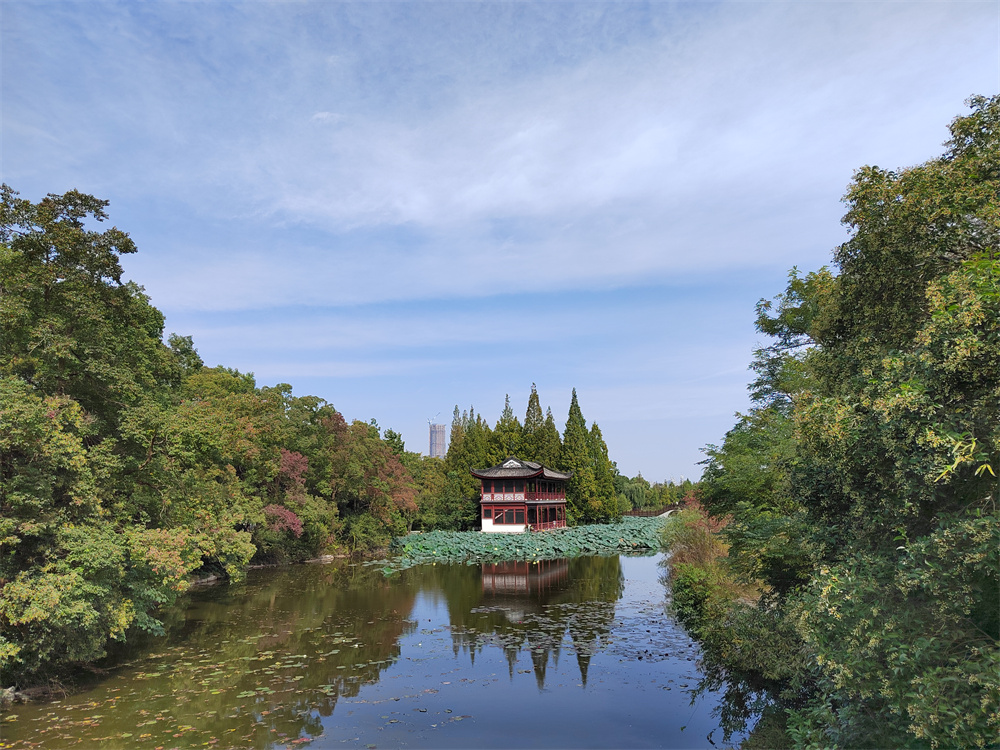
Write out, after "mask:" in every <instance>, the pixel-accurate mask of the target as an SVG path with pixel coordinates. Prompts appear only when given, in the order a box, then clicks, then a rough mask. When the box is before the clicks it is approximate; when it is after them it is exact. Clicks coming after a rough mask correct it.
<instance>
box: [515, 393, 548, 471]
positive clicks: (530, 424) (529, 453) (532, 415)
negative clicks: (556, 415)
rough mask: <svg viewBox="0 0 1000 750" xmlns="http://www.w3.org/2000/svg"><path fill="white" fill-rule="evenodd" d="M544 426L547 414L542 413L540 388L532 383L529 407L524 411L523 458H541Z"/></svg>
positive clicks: (522, 432) (522, 431) (530, 459)
mask: <svg viewBox="0 0 1000 750" xmlns="http://www.w3.org/2000/svg"><path fill="white" fill-rule="evenodd" d="M543 427H545V415H544V414H542V404H541V402H540V401H539V400H538V389H537V388H536V387H535V384H534V383H532V384H531V395H530V396H529V397H528V409H527V411H525V413H524V427H523V428H522V430H521V452H522V457H523V458H526V459H528V460H529V461H539V460H540V459H539V458H538V438H539V436H540V433H541V431H542V428H543ZM542 463H545V462H544V461H543V462H542Z"/></svg>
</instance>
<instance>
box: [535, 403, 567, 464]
mask: <svg viewBox="0 0 1000 750" xmlns="http://www.w3.org/2000/svg"><path fill="white" fill-rule="evenodd" d="M532 460H534V461H538V462H539V463H543V464H545V465H546V466H548V467H549V468H550V469H559V468H562V438H561V437H559V428H558V427H556V420H555V417H553V416H552V409H547V410H546V412H545V423H544V424H543V425H542V429H540V430H539V431H538V432H536V433H535V454H534V458H533V459H532Z"/></svg>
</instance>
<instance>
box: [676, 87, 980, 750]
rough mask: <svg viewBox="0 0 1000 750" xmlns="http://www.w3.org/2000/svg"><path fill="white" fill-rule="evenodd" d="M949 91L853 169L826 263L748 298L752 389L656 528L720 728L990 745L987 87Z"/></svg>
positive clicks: (835, 738) (825, 743)
mask: <svg viewBox="0 0 1000 750" xmlns="http://www.w3.org/2000/svg"><path fill="white" fill-rule="evenodd" d="M968 103H969V104H970V105H971V109H972V112H971V114H969V115H967V116H963V117H958V118H956V119H955V120H954V121H953V122H952V123H951V126H950V130H951V138H950V139H949V140H948V141H947V142H946V144H945V146H946V148H947V150H946V152H945V153H944V155H942V156H941V157H940V158H937V159H932V160H931V161H928V162H926V163H924V164H921V165H918V166H915V167H911V168H908V169H903V170H900V171H898V172H893V171H886V170H882V169H879V168H877V167H864V168H862V169H860V170H858V171H857V172H856V173H855V177H854V180H853V182H852V184H851V185H850V187H849V189H848V193H847V195H846V197H845V203H846V205H847V208H848V211H847V215H846V216H845V218H844V222H845V224H847V226H848V227H849V228H850V229H851V238H850V239H849V240H848V241H847V242H846V243H845V244H843V245H842V246H840V247H839V248H837V249H836V251H835V254H834V260H835V263H836V265H837V268H838V271H839V273H837V274H834V273H833V272H832V271H831V270H829V269H827V268H823V269H820V270H819V271H816V272H812V273H808V274H806V275H804V276H803V275H802V274H800V273H799V271H798V270H797V269H792V271H791V273H790V274H789V280H788V286H787V289H786V290H785V292H784V293H783V294H781V295H779V296H778V297H777V298H775V299H774V300H761V301H760V302H759V303H758V305H757V315H758V316H757V330H758V331H760V332H761V333H762V334H764V335H767V336H768V337H770V343H769V344H767V345H762V346H761V347H760V348H759V349H758V350H757V351H756V352H755V357H754V360H753V363H752V365H751V367H752V369H753V371H754V372H755V373H756V375H757V379H756V380H755V381H754V382H753V383H752V384H751V386H750V391H751V397H752V400H753V406H752V408H751V409H750V410H749V411H748V412H747V413H746V414H740V415H737V417H738V420H739V421H738V422H737V424H736V425H735V426H734V427H733V428H732V429H731V430H730V431H729V432H728V433H727V434H726V436H725V440H724V441H723V443H722V445H720V446H715V445H712V446H708V448H707V449H706V454H707V456H708V458H707V460H706V461H705V462H704V463H705V465H706V468H705V471H704V474H703V475H702V481H701V483H700V486H699V489H698V493H697V495H698V502H695V503H690V504H689V505H688V507H687V508H686V509H685V510H683V511H682V512H681V513H679V514H677V516H676V518H675V520H673V521H672V523H671V524H669V525H668V526H666V527H665V529H664V543H665V546H666V547H667V549H668V551H669V553H670V555H671V556H670V561H669V565H668V577H669V578H670V581H671V584H672V599H673V602H672V606H673V609H674V611H675V613H676V614H677V616H678V618H679V619H680V620H681V621H682V623H683V624H684V625H685V626H686V627H687V628H688V630H689V632H691V633H692V634H693V635H694V636H695V637H696V638H697V639H698V640H699V641H700V643H701V646H702V669H703V673H704V675H705V676H704V678H703V679H702V681H701V683H700V685H699V690H700V691H711V690H721V691H723V693H724V701H723V705H722V710H721V716H720V718H721V722H722V726H723V729H724V730H725V732H726V737H727V738H728V737H729V736H730V735H731V733H732V732H735V731H743V730H745V729H746V728H748V727H749V726H751V725H752V724H754V723H755V726H754V729H753V731H752V733H751V735H750V736H749V738H748V739H747V740H746V741H745V742H744V743H743V744H742V747H744V748H785V747H789V748H791V747H794V748H819V747H824V748H826V747H829V748H838V747H840V748H851V747H893V748H926V747H930V748H937V747H965V748H973V747H997V738H998V737H1000V647H998V646H1000V507H998V500H1000V478H998V476H1000V422H998V420H997V414H998V413H1000V97H993V98H990V99H987V98H985V97H973V98H972V99H970V100H969V102H968Z"/></svg>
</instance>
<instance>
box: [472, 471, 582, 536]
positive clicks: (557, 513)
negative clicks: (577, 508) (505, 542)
mask: <svg viewBox="0 0 1000 750" xmlns="http://www.w3.org/2000/svg"><path fill="white" fill-rule="evenodd" d="M472 476H474V477H476V479H479V480H480V481H481V482H482V496H481V497H482V499H481V500H480V505H481V507H482V519H483V531H487V532H493V531H505V532H515V533H518V532H522V531H532V530H535V531H538V530H541V529H556V528H562V527H564V526H565V525H566V482H568V481H569V478H570V477H571V476H573V474H572V472H569V473H564V472H561V471H554V470H552V469H549V468H547V467H545V466H542V465H541V464H539V463H535V462H534V461H524V460H522V459H520V458H508V459H507V460H506V461H504V462H503V463H502V464H500V465H499V466H493V467H491V468H489V469H473V471H472Z"/></svg>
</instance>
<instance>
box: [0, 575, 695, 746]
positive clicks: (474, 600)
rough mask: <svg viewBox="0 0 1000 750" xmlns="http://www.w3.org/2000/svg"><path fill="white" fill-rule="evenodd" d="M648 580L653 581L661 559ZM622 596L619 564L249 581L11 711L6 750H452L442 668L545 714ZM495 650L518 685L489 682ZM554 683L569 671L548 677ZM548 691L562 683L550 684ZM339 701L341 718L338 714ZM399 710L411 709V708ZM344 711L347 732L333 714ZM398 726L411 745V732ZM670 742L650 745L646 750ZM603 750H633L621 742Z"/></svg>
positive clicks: (496, 697) (583, 663)
mask: <svg viewBox="0 0 1000 750" xmlns="http://www.w3.org/2000/svg"><path fill="white" fill-rule="evenodd" d="M653 570H654V575H655V564H654V565H653ZM624 586H625V576H624V574H623V570H622V563H621V561H620V560H619V558H618V557H599V558H575V559H571V560H554V561H546V562H538V563H526V562H520V563H496V564H488V565H481V566H479V565H475V566H473V565H437V566H422V567H418V568H411V569H409V570H405V571H401V572H399V573H396V574H394V575H393V576H392V577H390V578H386V577H385V576H383V574H382V572H381V570H380V569H379V568H377V567H371V566H362V565H350V564H335V565H329V566H321V567H305V568H303V567H295V568H286V569H278V570H262V571H254V572H252V574H251V576H250V577H249V579H248V582H247V583H245V584H243V585H241V586H234V587H231V588H217V589H214V590H210V591H201V592H197V593H195V594H194V595H192V597H191V598H190V601H189V602H188V604H187V606H186V607H185V608H183V609H178V610H176V611H175V612H173V613H172V618H171V620H170V621H169V632H168V636H167V638H166V639H165V640H161V641H159V642H158V643H155V644H154V645H153V648H152V649H150V650H146V651H144V652H143V653H141V654H140V653H134V654H131V655H126V656H127V658H126V660H125V662H124V663H123V664H120V665H118V666H117V667H115V668H114V669H113V672H112V674H111V676H110V677H108V678H107V679H105V680H104V681H102V682H101V683H100V684H98V685H96V686H95V687H93V688H92V689H90V690H87V691H85V692H83V693H80V694H77V695H75V696H71V697H69V698H67V699H65V700H63V701H58V702H54V703H49V704H36V705H31V706H20V707H15V708H14V709H12V710H11V711H10V712H9V714H8V715H6V716H4V717H3V718H4V721H3V724H2V725H0V727H2V733H0V737H2V739H0V747H2V748H23V747H37V746H43V747H46V748H61V747H68V746H71V745H76V744H78V743H79V744H82V745H84V746H92V745H98V744H103V745H104V746H107V747H136V748H146V747H148V748H151V749H153V748H157V747H193V746H207V747H253V748H262V749H263V748H276V747H286V748H287V747H296V746H297V745H299V744H304V743H307V742H311V741H313V740H319V741H318V742H317V743H316V744H313V745H312V746H313V747H317V746H324V744H323V743H324V742H333V741H334V738H335V737H338V732H339V731H340V729H342V728H343V727H342V725H343V726H347V725H346V724H345V722H346V721H347V717H352V720H353V719H355V718H356V719H357V721H358V724H357V726H356V727H354V729H352V730H351V731H352V732H356V733H357V734H358V735H359V736H360V735H361V734H363V733H364V732H366V731H374V730H375V729H378V730H379V732H381V734H380V737H381V741H382V742H386V741H387V740H386V737H388V736H389V735H390V734H391V733H392V732H396V735H393V736H396V737H397V739H399V740H400V741H403V740H404V739H405V741H407V742H410V743H411V744H417V745H421V744H423V745H441V744H447V743H446V742H445V743H443V742H442V739H441V737H439V736H434V737H433V738H431V737H429V736H428V737H424V736H423V735H421V734H420V732H423V731H431V730H434V731H438V730H440V728H441V727H443V726H445V725H446V724H447V726H449V727H452V726H456V725H455V724H454V723H455V722H457V721H459V720H460V719H463V718H473V717H472V716H471V715H469V714H466V715H461V714H456V715H452V709H451V708H442V709H441V711H442V712H444V713H442V716H444V715H445V713H446V714H448V715H447V716H445V718H444V719H442V720H441V721H440V722H439V723H434V722H431V721H430V718H433V717H432V716H431V715H428V718H426V719H425V718H424V717H423V716H421V714H422V713H427V711H428V710H429V709H428V708H427V706H428V705H433V699H435V698H436V697H437V694H438V693H439V692H442V693H445V692H446V691H448V690H449V689H450V688H448V687H443V686H450V685H452V684H453V681H452V680H451V679H447V680H441V679H440V678H439V677H437V676H435V671H437V672H439V673H440V674H442V675H445V674H449V673H450V672H456V673H460V674H461V677H459V678H456V679H455V680H454V684H456V685H458V684H462V685H464V686H466V687H470V686H472V685H476V686H482V687H487V688H488V690H487V691H482V692H481V695H482V696H489V697H488V698H486V697H484V698H482V700H484V701H486V703H487V704H490V705H494V704H495V705H497V706H502V705H503V703H504V701H507V700H515V697H514V696H515V695H516V696H517V697H516V700H517V701H520V700H521V694H520V693H519V692H518V691H520V690H521V688H519V687H517V686H518V685H520V684H521V682H520V680H521V679H522V677H525V678H526V677H527V673H533V676H534V683H535V686H536V687H537V691H538V694H539V696H543V694H544V696H545V701H542V700H539V701H537V703H538V705H539V706H540V707H541V706H543V705H545V702H546V701H550V702H551V701H564V700H566V698H564V697H561V694H562V693H564V692H565V691H566V690H567V689H569V688H570V687H573V686H572V685H567V684H565V676H564V675H562V672H564V671H565V670H559V663H560V658H561V657H563V658H565V657H566V656H567V654H572V658H574V659H575V662H576V671H577V673H578V674H579V678H580V683H579V684H580V685H581V686H583V687H584V688H586V686H587V683H588V678H591V677H592V675H590V674H589V673H590V672H591V668H592V667H591V665H592V660H593V658H594V656H595V654H598V653H599V652H601V651H607V648H608V647H609V646H610V645H611V644H613V643H614V640H615V639H614V636H613V632H612V631H613V630H614V628H615V627H616V625H615V615H616V612H615V608H616V602H618V601H619V599H620V598H621V597H622V592H623V590H624ZM418 618H419V619H421V620H426V621H427V622H424V621H421V622H419V623H418V622H417V619H418ZM435 618H436V619H437V622H436V623H434V622H433V621H434V620H435ZM427 625H430V627H426V626H427ZM662 627H663V624H662V623H661V628H662ZM619 629H621V623H619ZM649 632H650V630H649V629H647V630H646V633H649ZM670 632H671V635H670V636H669V637H670V638H674V639H680V640H683V641H684V644H685V645H678V646H676V647H675V646H670V648H671V649H674V650H679V649H683V648H689V649H690V648H691V646H690V643H689V642H688V641H687V640H686V636H683V634H682V633H681V634H680V635H676V634H673V631H670ZM437 643H440V644H441V645H445V644H447V646H446V648H447V651H448V653H446V654H445V653H438V652H436V651H435V650H434V649H435V648H436V646H435V644H437ZM647 653H648V650H647ZM498 654H502V662H501V663H504V664H505V665H506V667H507V670H506V671H507V675H506V679H508V680H509V684H510V688H509V689H508V688H503V687H502V685H501V684H500V683H497V679H496V677H495V676H494V674H493V673H492V672H490V670H491V669H495V666H492V663H493V662H495V661H496V660H497V655H498ZM605 656H606V657H610V656H621V655H620V654H611V652H608V653H606V654H605ZM639 658H640V659H641V658H642V657H641V656H640V657H639ZM456 661H457V662H458V664H459V666H458V667H455V666H454V665H455V664H456ZM606 661H607V663H606V664H605V665H604V667H602V670H603V671H602V673H601V675H602V679H601V681H602V682H604V681H605V679H608V680H610V679H611V677H610V676H609V675H612V672H611V671H609V670H612V669H613V667H614V660H613V659H610V658H608V659H607V660H606ZM447 662H450V663H451V664H452V667H450V668H449V667H447ZM618 662H619V663H621V664H622V665H623V666H622V669H624V670H625V671H624V672H622V674H621V675H620V679H624V680H626V681H627V680H628V679H631V677H632V676H634V674H635V667H636V665H637V662H635V660H634V659H626V658H624V657H622V658H619V659H618ZM688 662H690V657H689V658H688ZM466 664H467V666H463V665H466ZM570 664H572V662H570ZM682 664H683V667H684V669H685V670H690V669H691V666H692V665H691V664H690V663H687V662H685V663H682ZM441 670H445V671H441ZM661 672H662V673H663V676H662V682H663V683H664V688H666V689H669V685H668V684H667V677H668V676H669V675H668V674H667V673H666V672H663V670H662V669H661V670H660V672H657V673H655V674H654V675H653V676H654V678H656V679H660V677H661V674H660V673H661ZM670 674H673V673H672V672H671V673H670ZM680 674H681V673H680V672H677V675H678V676H679V675H680ZM553 675H560V676H558V677H557V678H556V679H555V680H552V679H551V678H552V676H553ZM692 677H693V676H692ZM515 678H517V679H515ZM528 679H530V678H528ZM685 679H687V677H686V676H685ZM559 680H562V683H559ZM553 681H554V682H556V683H557V684H556V685H554V686H553V685H550V684H548V683H549V682H553ZM669 682H671V683H673V682H674V680H673V679H670V680H669ZM529 684H530V682H529ZM553 689H555V693H553ZM577 689H578V688H577ZM508 691H513V692H510V693H509V694H508ZM533 692H534V691H533ZM462 698H463V699H464V700H466V702H467V703H466V704H467V705H469V706H478V705H480V704H478V703H475V702H474V701H473V702H469V701H472V700H473V696H472V695H471V694H462ZM441 700H443V698H441ZM449 700H451V699H450V698H449ZM456 700H457V698H456ZM475 700H480V698H478V697H477V698H475ZM573 700H575V701H576V702H577V703H579V700H580V699H579V698H577V699H573ZM345 702H346V703H349V704H350V705H349V707H348V708H347V709H346V712H345V710H344V709H342V708H340V705H341V704H343V703H345ZM605 702H607V701H606V700H605ZM383 704H384V705H388V706H390V707H392V710H390V709H389V708H385V707H384V706H383ZM483 705H485V704H483ZM553 705H555V704H553ZM609 705H610V704H609ZM404 707H409V711H410V713H403V712H402V709H403V708H404ZM468 710H469V711H472V709H468ZM564 710H565V709H564ZM651 710H653V711H655V710H657V709H656V708H653V709H651ZM377 711H386V712H387V713H385V714H377V715H376V713H374V712H377ZM518 711H519V715H523V714H524V710H523V709H522V708H519V709H518ZM335 712H337V715H338V717H341V718H340V719H339V720H337V721H334V720H333V719H332V718H331V717H333V716H334V714H335ZM483 714H485V711H484V712H483ZM390 717H397V718H390ZM418 719H419V720H422V721H424V722H425V723H426V726H424V724H420V723H419V722H418V721H417V720H418ZM525 721H530V717H528V718H525ZM373 722H374V723H375V724H377V725H378V726H375V725H374V724H373ZM415 722H416V723H415ZM477 723H478V724H479V725H480V729H485V725H486V723H487V719H486V717H485V715H483V716H482V718H479V719H477V720H476V721H473V722H467V723H466V726H469V729H466V728H464V726H463V729H462V730H461V731H462V732H465V734H459V733H458V732H459V730H457V729H456V730H455V734H454V736H456V737H459V736H460V737H463V738H464V740H463V741H464V742H465V744H470V743H471V744H482V742H481V740H482V738H480V737H478V736H477V735H476V734H468V732H474V731H475V727H472V726H470V725H473V724H477ZM393 725H399V726H393ZM345 731H346V730H345ZM404 731H405V732H409V733H410V734H407V735H406V736H405V737H403V736H402V735H400V733H401V732H404ZM349 733H350V732H348V734H349ZM414 733H416V734H414ZM640 736H643V735H640ZM508 737H509V735H508ZM530 737H531V738H533V739H534V740H535V742H534V743H532V742H528V744H541V745H542V746H546V745H557V744H570V745H572V744H579V743H574V742H569V741H567V740H566V739H565V738H563V741H561V742H559V741H554V740H553V741H545V738H544V736H543V735H537V734H532V735H530ZM339 739H345V740H351V739H354V740H357V739H358V737H351V736H345V737H343V738H339ZM339 739H338V740H337V742H336V744H337V746H340V743H339ZM662 739H663V738H662V737H661V736H658V735H655V734H654V735H652V736H650V737H649V740H650V742H649V744H651V745H660V744H662ZM526 741H527V740H526ZM585 744H591V743H585ZM598 744H604V745H613V746H619V745H623V744H628V743H623V742H622V741H621V738H620V737H619V738H617V740H616V739H611V738H609V739H608V741H607V742H603V743H598ZM331 746H332V745H331Z"/></svg>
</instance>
